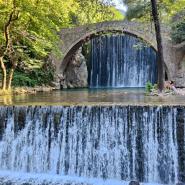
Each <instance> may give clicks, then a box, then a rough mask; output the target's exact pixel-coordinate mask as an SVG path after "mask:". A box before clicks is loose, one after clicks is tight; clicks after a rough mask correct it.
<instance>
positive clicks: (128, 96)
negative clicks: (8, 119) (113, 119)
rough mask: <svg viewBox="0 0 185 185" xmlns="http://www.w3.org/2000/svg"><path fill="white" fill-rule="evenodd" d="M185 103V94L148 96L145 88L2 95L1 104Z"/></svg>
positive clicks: (0, 97)
mask: <svg viewBox="0 0 185 185" xmlns="http://www.w3.org/2000/svg"><path fill="white" fill-rule="evenodd" d="M89 104H90V105H114V104H115V105H118V104H119V105H185V96H180V95H168V96H162V97H159V96H146V95H145V91H144V89H143V88H122V89H121V88H120V89H119V88H118V89H77V90H62V91H53V92H40V93H37V94H21V95H15V96H0V105H89Z"/></svg>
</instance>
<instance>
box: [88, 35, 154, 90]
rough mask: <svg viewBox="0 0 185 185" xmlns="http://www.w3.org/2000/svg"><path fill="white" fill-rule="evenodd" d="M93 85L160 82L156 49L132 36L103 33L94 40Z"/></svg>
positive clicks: (91, 76)
mask: <svg viewBox="0 0 185 185" xmlns="http://www.w3.org/2000/svg"><path fill="white" fill-rule="evenodd" d="M90 56H91V57H90V70H89V71H90V72H89V73H90V77H89V86H90V87H91V88H101V87H145V85H146V83H147V82H148V81H149V82H151V83H153V84H154V83H156V81H157V62H156V53H155V51H154V50H153V49H152V48H150V47H148V46H146V44H144V43H142V41H141V40H140V39H138V38H136V37H133V36H130V35H112V36H110V35H109V36H107V35H106V36H100V37H97V38H94V39H92V41H91V54H90Z"/></svg>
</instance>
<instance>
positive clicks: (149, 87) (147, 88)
mask: <svg viewBox="0 0 185 185" xmlns="http://www.w3.org/2000/svg"><path fill="white" fill-rule="evenodd" d="M152 89H153V85H152V83H151V82H147V83H146V87H145V90H146V92H147V93H150V92H152Z"/></svg>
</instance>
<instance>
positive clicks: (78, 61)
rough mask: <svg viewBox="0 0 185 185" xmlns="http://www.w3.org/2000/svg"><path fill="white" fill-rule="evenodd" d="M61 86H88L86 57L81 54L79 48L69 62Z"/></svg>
mask: <svg viewBox="0 0 185 185" xmlns="http://www.w3.org/2000/svg"><path fill="white" fill-rule="evenodd" d="M63 78H64V79H63V81H62V84H61V86H62V87H63V88H65V87H67V88H82V87H87V86H88V82H87V81H88V71H87V65H86V59H85V57H84V56H83V55H82V49H81V48H80V49H79V50H78V51H77V52H76V54H75V55H74V57H73V58H72V60H71V61H70V62H69V64H68V66H67V68H66V70H65V72H64V75H63Z"/></svg>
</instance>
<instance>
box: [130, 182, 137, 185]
mask: <svg viewBox="0 0 185 185" xmlns="http://www.w3.org/2000/svg"><path fill="white" fill-rule="evenodd" d="M129 185H139V182H138V181H130V183H129Z"/></svg>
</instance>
